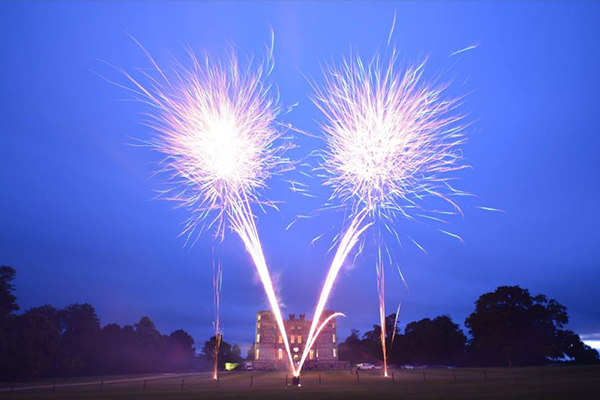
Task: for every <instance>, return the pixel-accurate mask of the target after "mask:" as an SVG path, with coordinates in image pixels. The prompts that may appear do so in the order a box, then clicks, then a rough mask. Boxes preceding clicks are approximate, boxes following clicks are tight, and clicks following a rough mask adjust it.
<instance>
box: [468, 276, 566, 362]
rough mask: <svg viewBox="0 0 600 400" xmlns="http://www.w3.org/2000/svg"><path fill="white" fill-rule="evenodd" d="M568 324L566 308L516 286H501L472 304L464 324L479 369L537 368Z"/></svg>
mask: <svg viewBox="0 0 600 400" xmlns="http://www.w3.org/2000/svg"><path fill="white" fill-rule="evenodd" d="M567 322H568V316H567V311H566V308H565V307H564V306H562V305H560V304H559V303H558V302H557V301H556V300H548V299H547V298H546V296H544V295H537V296H531V295H530V294H529V291H528V290H527V289H522V288H520V287H519V286H501V287H498V288H497V289H496V290H495V291H494V292H491V293H486V294H484V295H482V296H481V297H479V299H478V300H477V301H476V302H475V311H474V312H473V313H472V314H471V315H470V316H469V317H468V318H467V320H466V321H465V326H466V327H467V328H469V332H470V334H471V335H472V337H473V339H472V340H471V350H472V356H473V357H474V360H475V361H476V362H477V363H478V364H480V365H508V366H514V365H539V364H542V363H544V362H545V361H546V358H547V357H548V356H551V355H552V353H553V349H555V348H556V345H557V339H558V332H559V331H560V329H561V328H562V327H563V325H564V324H566V323H567Z"/></svg>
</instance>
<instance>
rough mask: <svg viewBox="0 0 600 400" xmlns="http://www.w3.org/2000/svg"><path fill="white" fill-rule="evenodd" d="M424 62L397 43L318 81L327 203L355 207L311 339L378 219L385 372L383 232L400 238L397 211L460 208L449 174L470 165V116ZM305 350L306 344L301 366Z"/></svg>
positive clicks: (437, 213)
mask: <svg viewBox="0 0 600 400" xmlns="http://www.w3.org/2000/svg"><path fill="white" fill-rule="evenodd" d="M424 67H425V62H421V63H418V64H416V65H408V66H406V67H401V65H400V63H399V62H398V56H397V54H396V52H395V50H392V51H391V52H390V56H389V57H388V58H387V61H385V60H383V59H382V57H381V56H379V55H378V56H375V57H374V58H373V59H372V60H369V61H368V62H364V61H363V60H362V59H361V58H360V57H358V56H356V57H354V56H351V57H350V59H344V60H343V62H342V63H341V66H339V67H335V66H329V67H327V68H326V69H325V71H324V72H325V81H324V83H323V84H322V85H316V84H315V85H313V87H314V90H315V96H314V98H313V101H314V103H315V104H316V106H317V107H318V108H319V109H320V110H321V112H322V113H323V114H324V121H323V122H322V124H321V130H322V131H323V132H324V133H325V140H326V143H327V149H326V151H325V152H324V153H323V154H322V163H321V167H320V168H321V169H322V170H323V171H324V172H325V174H326V176H327V180H326V182H325V184H326V185H328V186H330V187H331V188H332V189H333V191H332V195H331V198H330V204H329V206H331V207H345V208H346V209H349V210H350V214H349V217H348V220H349V223H348V225H347V228H346V229H345V231H344V232H343V233H342V235H341V236H340V238H339V242H338V247H337V250H336V253H335V256H334V259H333V261H332V263H331V266H330V269H329V272H328V274H327V278H326V280H325V283H324V285H323V289H322V292H321V295H320V298H319V302H318V304H317V308H316V311H315V316H314V319H313V324H312V326H311V328H310V331H309V336H308V340H309V342H310V340H311V339H312V336H313V335H314V334H315V332H316V324H317V322H318V321H319V319H320V317H321V314H322V312H323V309H324V307H325V304H326V302H327V299H328V297H329V294H330V292H331V289H332V287H333V283H334V282H335V280H336V277H337V275H338V273H339V270H340V268H341V267H342V265H343V263H344V261H345V259H346V257H347V256H348V254H349V253H350V252H351V250H352V249H353V248H354V246H355V245H356V244H357V243H358V242H359V239H360V237H361V235H362V233H363V232H364V231H365V230H366V229H367V228H369V227H370V226H371V225H374V226H375V228H376V231H377V236H376V237H377V238H378V241H377V246H378V249H377V254H378V256H377V261H376V271H377V286H378V287H377V289H378V294H379V309H380V310H379V315H380V322H381V345H382V353H383V360H384V374H385V375H386V376H387V354H386V343H385V336H386V332H385V305H384V299H385V275H384V259H389V261H390V263H392V257H391V253H390V251H389V250H388V248H387V247H386V246H385V243H384V241H383V240H382V239H381V233H382V231H383V232H388V233H390V234H391V235H392V236H394V237H396V238H399V236H398V233H397V232H396V229H395V227H394V221H395V220H396V219H397V218H398V217H404V218H407V219H409V220H414V219H416V218H418V217H422V218H428V219H430V220H435V221H441V220H442V218H443V216H444V215H448V214H452V213H460V209H459V208H458V206H457V205H456V203H455V202H454V201H453V200H452V199H451V197H454V196H460V195H465V194H466V193H464V192H461V191H459V190H456V189H454V188H453V187H452V185H451V181H450V178H449V176H448V175H449V174H450V173H452V172H455V171H457V170H460V169H463V168H466V166H465V165H463V164H462V163H461V160H462V153H461V151H460V149H459V146H460V145H461V144H463V143H464V142H465V137H464V128H465V124H463V123H462V119H463V116H462V115H458V114H456V113H455V112H454V111H456V108H457V107H458V105H459V104H460V99H451V98H449V97H448V96H446V94H445V93H446V91H447V89H448V86H449V83H439V82H437V81H434V82H433V83H429V82H427V81H426V80H425V78H424V77H423V71H424ZM428 197H430V198H431V197H433V198H437V199H442V200H444V201H445V202H446V203H447V204H450V205H451V206H452V211H443V210H436V209H434V210H427V209H426V208H425V206H424V204H423V203H424V200H425V199H426V198H428ZM440 231H441V232H443V233H446V234H449V235H451V236H456V235H454V234H451V233H449V232H447V231H443V230H440ZM398 240H399V239H398ZM411 240H412V239H411ZM415 244H416V245H417V246H419V245H418V244H417V243H416V242H415ZM419 247H420V246H419ZM420 248H421V247H420ZM399 271H400V270H399ZM401 276H402V275H401ZM306 355H307V351H306V350H305V352H304V354H303V355H302V359H301V364H300V368H301V366H302V364H303V363H304V360H305V359H306Z"/></svg>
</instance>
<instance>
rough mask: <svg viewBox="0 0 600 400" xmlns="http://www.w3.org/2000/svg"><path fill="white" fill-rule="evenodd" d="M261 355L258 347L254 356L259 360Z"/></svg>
mask: <svg viewBox="0 0 600 400" xmlns="http://www.w3.org/2000/svg"><path fill="white" fill-rule="evenodd" d="M259 356H260V349H256V356H255V357H254V359H255V360H258V359H259Z"/></svg>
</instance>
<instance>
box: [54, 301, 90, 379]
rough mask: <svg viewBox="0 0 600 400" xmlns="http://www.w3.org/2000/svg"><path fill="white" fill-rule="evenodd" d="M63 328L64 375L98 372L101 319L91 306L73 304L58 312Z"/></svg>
mask: <svg viewBox="0 0 600 400" xmlns="http://www.w3.org/2000/svg"><path fill="white" fill-rule="evenodd" d="M58 316H59V318H60V323H61V328H62V339H61V350H62V353H63V356H62V358H63V365H62V366H61V370H62V371H61V372H62V374H64V375H67V376H71V375H78V374H89V373H92V372H94V371H95V370H96V365H95V362H94V361H95V359H96V355H97V349H98V340H99V338H100V319H99V318H98V315H96V310H95V309H94V307H92V306H91V305H90V304H87V303H85V304H71V305H69V306H67V307H66V308H64V309H62V310H60V311H59V312H58Z"/></svg>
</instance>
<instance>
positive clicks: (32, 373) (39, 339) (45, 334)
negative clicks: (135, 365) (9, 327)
mask: <svg viewBox="0 0 600 400" xmlns="http://www.w3.org/2000/svg"><path fill="white" fill-rule="evenodd" d="M57 314H58V312H57V310H56V309H54V308H53V307H51V306H44V307H39V308H34V309H31V310H29V311H27V312H26V313H24V314H22V315H19V316H18V317H17V324H16V325H17V332H18V339H17V348H18V349H19V357H18V365H17V367H16V370H17V373H18V375H19V376H21V377H27V378H39V377H43V376H48V375H50V374H51V373H52V371H53V369H54V367H55V366H56V364H57V361H58V357H59V355H60V341H61V335H60V323H59V321H58V315H57Z"/></svg>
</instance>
